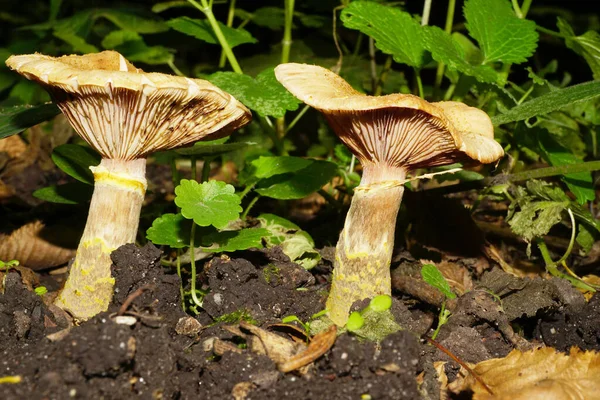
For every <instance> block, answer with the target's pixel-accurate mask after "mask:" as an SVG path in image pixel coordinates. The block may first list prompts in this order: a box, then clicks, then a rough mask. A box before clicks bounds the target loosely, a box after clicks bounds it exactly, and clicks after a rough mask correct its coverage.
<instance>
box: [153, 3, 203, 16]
mask: <svg viewBox="0 0 600 400" xmlns="http://www.w3.org/2000/svg"><path fill="white" fill-rule="evenodd" d="M176 7H189V8H193V7H194V6H193V5H191V4H190V3H188V2H187V1H185V0H173V1H165V2H162V3H156V4H155V5H153V6H152V12H153V13H156V14H158V13H161V12H163V11H167V10H168V9H170V8H176Z"/></svg>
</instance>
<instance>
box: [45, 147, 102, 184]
mask: <svg viewBox="0 0 600 400" xmlns="http://www.w3.org/2000/svg"><path fill="white" fill-rule="evenodd" d="M51 157H52V161H54V163H55V164H56V166H57V167H58V168H60V169H61V170H62V171H63V172H65V173H66V174H67V175H69V176H72V177H73V178H75V179H77V180H78V181H80V182H83V183H87V184H88V185H93V184H94V175H93V174H92V171H90V166H96V165H98V164H100V161H101V160H102V157H100V155H99V154H98V153H96V152H95V151H94V150H92V149H91V148H89V147H86V146H80V145H77V144H63V145H61V146H58V147H56V148H55V149H54V150H53V151H52V156H51Z"/></svg>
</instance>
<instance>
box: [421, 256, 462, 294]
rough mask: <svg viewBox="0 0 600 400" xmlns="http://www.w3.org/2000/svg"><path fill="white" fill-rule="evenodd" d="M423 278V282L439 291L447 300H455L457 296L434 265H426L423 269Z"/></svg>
mask: <svg viewBox="0 0 600 400" xmlns="http://www.w3.org/2000/svg"><path fill="white" fill-rule="evenodd" d="M421 276H422V277H423V280H424V281H425V282H427V283H428V284H430V285H431V286H433V287H434V288H436V289H438V290H439V291H440V292H442V294H443V295H444V296H446V298H447V299H455V298H456V295H455V294H454V292H453V291H452V289H450V285H449V284H448V281H446V278H444V275H442V273H441V272H440V270H439V269H437V267H436V266H435V265H433V264H425V265H423V266H422V267H421Z"/></svg>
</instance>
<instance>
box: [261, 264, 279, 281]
mask: <svg viewBox="0 0 600 400" xmlns="http://www.w3.org/2000/svg"><path fill="white" fill-rule="evenodd" d="M280 273H281V269H279V268H278V267H276V266H275V265H273V264H269V265H267V266H266V267H264V268H263V277H264V278H265V281H266V282H267V283H268V284H269V285H270V284H271V282H272V281H273V279H276V280H277V283H279V281H280V280H281V275H280Z"/></svg>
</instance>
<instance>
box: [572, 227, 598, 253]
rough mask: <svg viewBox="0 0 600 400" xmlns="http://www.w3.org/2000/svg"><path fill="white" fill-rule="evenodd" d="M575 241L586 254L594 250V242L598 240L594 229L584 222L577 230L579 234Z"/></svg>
mask: <svg viewBox="0 0 600 400" xmlns="http://www.w3.org/2000/svg"><path fill="white" fill-rule="evenodd" d="M575 241H576V242H577V243H578V244H579V246H581V250H582V251H583V253H584V254H587V253H589V252H590V250H592V247H593V246H594V242H595V241H596V240H595V238H594V235H593V234H592V231H591V230H589V229H588V228H587V226H586V225H584V224H579V230H578V232H577V236H576V237H575Z"/></svg>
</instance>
